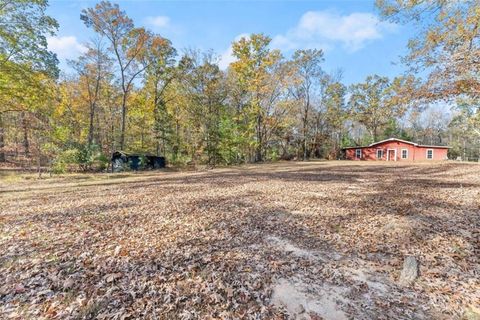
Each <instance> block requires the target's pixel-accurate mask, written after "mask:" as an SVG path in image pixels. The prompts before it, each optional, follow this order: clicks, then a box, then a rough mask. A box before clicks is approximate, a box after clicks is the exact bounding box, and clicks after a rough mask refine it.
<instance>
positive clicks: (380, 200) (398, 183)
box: [0, 162, 480, 319]
mask: <svg viewBox="0 0 480 320" xmlns="http://www.w3.org/2000/svg"><path fill="white" fill-rule="evenodd" d="M460 183H461V185H462V188H461V189H460V188H459V187H458V186H459V185H460ZM479 183H480V177H479V176H478V166H475V165H471V166H463V165H458V166H457V165H450V166H445V165H440V164H428V165H426V164H415V165H412V164H404V165H397V166H390V165H387V164H382V165H379V164H371V163H370V164H363V165H357V164H355V165H354V166H353V165H351V163H348V162H340V163H339V162H331V163H330V162H329V163H327V162H318V163H315V162H310V163H283V164H271V165H270V164H269V165H261V166H252V167H250V168H249V169H247V168H235V169H222V170H213V171H209V172H201V173H158V174H155V175H152V174H149V175H148V176H145V177H144V176H142V175H141V174H139V175H138V176H135V178H134V179H132V180H129V178H119V179H117V180H115V182H114V183H111V182H109V183H108V184H102V183H101V182H99V183H95V184H85V183H84V185H73V184H72V183H71V182H70V183H69V182H52V183H46V182H43V181H38V182H35V183H34V184H35V185H34V186H31V188H32V190H34V192H33V191H25V192H23V191H22V190H21V185H19V186H18V187H16V186H10V187H11V188H12V192H11V193H9V192H7V193H5V196H4V197H3V195H2V198H1V199H0V221H1V225H0V231H1V232H0V252H2V254H1V256H0V318H2V319H3V318H7V319H8V318H12V319H23V318H38V319H41V318H49V319H82V318H84V319H87V318H96V319H132V318H146V319H286V318H295V316H294V315H293V313H296V314H301V316H302V317H307V318H308V317H310V319H321V318H324V319H328V314H330V315H335V314H337V315H338V314H343V313H344V314H345V315H347V316H349V317H354V318H357V319H369V318H382V317H383V318H420V319H421V318H425V319H428V318H440V317H439V316H438V315H442V316H443V317H444V318H445V317H446V318H458V317H461V316H462V314H463V313H464V312H465V310H467V309H468V308H470V309H471V307H470V306H475V305H476V303H477V302H478V301H479V300H480V297H479V294H480V290H478V288H479V280H478V268H479V261H478V257H479V254H480V252H479V239H480V232H479V231H478V230H479V229H480V228H479V225H478V223H479V221H480V219H479V212H480V210H478V209H479V208H480V207H479V197H478V195H479ZM29 188H30V187H29ZM407 255H413V256H416V257H418V259H419V261H420V266H421V267H420V268H421V269H420V277H419V278H418V279H417V280H416V282H415V283H414V284H413V285H412V287H411V288H402V287H400V286H399V285H398V283H397V282H398V278H399V276H400V271H401V269H402V262H403V259H404V257H405V256H407ZM295 279H297V280H295ZM278 283H289V284H295V285H298V286H300V287H297V289H295V290H293V291H292V292H300V293H299V294H301V295H302V297H303V298H302V299H303V300H305V301H308V302H311V303H313V307H312V305H308V304H306V303H304V302H302V303H300V304H299V305H293V306H292V307H291V310H290V311H289V310H288V309H285V308H284V307H282V306H280V305H277V304H275V303H273V301H272V296H273V294H274V293H275V292H274V290H275V288H276V285H278ZM315 290H316V292H315ZM323 292H326V294H327V296H323V295H320V294H319V293H323ZM328 293H330V295H331V297H329V296H328ZM333 294H335V295H333ZM332 297H335V299H333V298H332ZM297 298H298V297H297ZM330 298H332V299H330ZM303 300H302V301H303ZM295 301H296V300H295ZM318 301H324V302H325V301H326V302H328V304H324V307H323V309H322V308H321V305H322V304H321V303H320V304H315V303H318ZM327 305H328V306H329V308H330V309H329V312H330V313H328V312H327V311H328V310H325V306H327ZM470 309H468V310H470ZM472 310H473V309H472Z"/></svg>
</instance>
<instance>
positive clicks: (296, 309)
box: [293, 304, 305, 314]
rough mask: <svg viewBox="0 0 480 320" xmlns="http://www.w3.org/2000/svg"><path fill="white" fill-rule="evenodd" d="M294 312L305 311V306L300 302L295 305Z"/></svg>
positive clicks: (300, 312)
mask: <svg viewBox="0 0 480 320" xmlns="http://www.w3.org/2000/svg"><path fill="white" fill-rule="evenodd" d="M293 312H295V313H296V314H302V313H304V312H305V308H304V307H303V305H301V304H299V305H297V306H296V307H295V309H294V310H293Z"/></svg>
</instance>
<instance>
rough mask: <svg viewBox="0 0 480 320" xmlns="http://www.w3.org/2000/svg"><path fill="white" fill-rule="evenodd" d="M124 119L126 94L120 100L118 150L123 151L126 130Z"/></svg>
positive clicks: (125, 116)
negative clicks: (120, 115) (120, 120)
mask: <svg viewBox="0 0 480 320" xmlns="http://www.w3.org/2000/svg"><path fill="white" fill-rule="evenodd" d="M126 119H127V94H126V93H124V94H123V99H122V123H121V127H120V150H123V148H124V147H125V129H126Z"/></svg>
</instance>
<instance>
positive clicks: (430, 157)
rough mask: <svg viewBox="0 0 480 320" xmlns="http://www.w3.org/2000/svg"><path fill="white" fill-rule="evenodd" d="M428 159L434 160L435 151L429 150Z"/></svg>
mask: <svg viewBox="0 0 480 320" xmlns="http://www.w3.org/2000/svg"><path fill="white" fill-rule="evenodd" d="M427 159H433V149H427Z"/></svg>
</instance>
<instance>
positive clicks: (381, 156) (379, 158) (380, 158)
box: [377, 149, 383, 160]
mask: <svg viewBox="0 0 480 320" xmlns="http://www.w3.org/2000/svg"><path fill="white" fill-rule="evenodd" d="M379 151H380V153H381V155H380V157H378V152H379ZM382 159H383V149H377V160H382Z"/></svg>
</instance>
